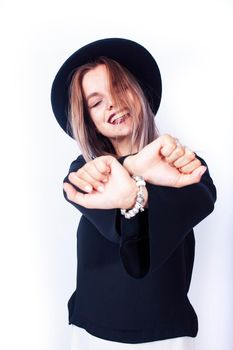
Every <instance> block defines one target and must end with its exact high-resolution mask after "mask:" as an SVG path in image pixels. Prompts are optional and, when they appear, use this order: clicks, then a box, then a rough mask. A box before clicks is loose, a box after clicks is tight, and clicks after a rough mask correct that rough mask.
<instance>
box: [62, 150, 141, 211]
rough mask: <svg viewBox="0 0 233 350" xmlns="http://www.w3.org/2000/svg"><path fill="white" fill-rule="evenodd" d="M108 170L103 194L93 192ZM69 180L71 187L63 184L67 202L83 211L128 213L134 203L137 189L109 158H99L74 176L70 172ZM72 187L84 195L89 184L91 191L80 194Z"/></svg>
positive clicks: (113, 159) (120, 166) (126, 174)
mask: <svg viewBox="0 0 233 350" xmlns="http://www.w3.org/2000/svg"><path fill="white" fill-rule="evenodd" d="M108 167H109V169H110V172H109V176H108V181H107V182H106V183H105V184H103V183H102V185H103V186H104V191H103V192H102V191H96V190H95V188H94V187H97V188H98V186H99V184H101V180H103V178H104V177H106V175H105V174H106V173H108ZM85 169H86V170H85ZM68 179H69V181H70V183H71V184H70V183H67V182H65V183H64V184H63V188H64V190H65V192H66V194H67V197H68V199H69V200H71V201H72V202H74V203H76V204H80V205H82V206H84V207H85V208H98V209H113V208H122V209H129V208H132V207H133V205H134V203H135V199H136V194H137V191H138V187H137V185H136V183H135V181H134V180H133V179H132V177H131V176H130V175H129V173H128V172H127V170H126V169H125V168H124V167H123V166H122V165H121V164H120V163H119V162H118V160H117V159H116V158H114V157H112V156H101V157H98V158H96V159H94V160H93V161H90V162H88V163H86V164H85V165H84V166H83V167H82V168H80V169H79V170H77V171H76V172H71V173H70V174H69V176H68ZM72 184H73V185H74V186H76V187H78V188H79V189H80V190H83V191H86V190H85V186H86V185H87V184H88V185H90V184H91V185H92V186H93V190H92V191H90V192H88V191H87V192H88V193H84V194H83V193H81V192H79V191H77V190H76V188H75V187H74V186H73V185H72ZM145 192H146V191H145ZM145 198H147V196H146V193H145Z"/></svg>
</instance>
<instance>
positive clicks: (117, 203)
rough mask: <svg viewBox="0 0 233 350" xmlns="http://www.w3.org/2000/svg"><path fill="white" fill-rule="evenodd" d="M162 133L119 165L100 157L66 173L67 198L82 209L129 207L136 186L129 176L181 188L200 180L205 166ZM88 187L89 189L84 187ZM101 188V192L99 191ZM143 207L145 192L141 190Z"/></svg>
mask: <svg viewBox="0 0 233 350" xmlns="http://www.w3.org/2000/svg"><path fill="white" fill-rule="evenodd" d="M176 140H177V139H175V138H174V137H172V136H170V135H168V134H165V135H162V136H160V137H159V138H157V139H156V140H154V141H153V142H151V143H150V144H148V145H147V146H145V147H144V148H143V149H142V150H141V151H140V152H138V153H137V154H134V155H129V156H123V157H121V158H120V159H122V158H123V164H122V165H123V166H122V165H121V164H120V163H119V162H118V161H117V160H116V158H114V157H112V156H101V157H98V158H96V159H94V160H92V161H89V162H87V163H86V164H84V166H82V167H81V168H80V169H78V171H74V172H71V173H70V174H69V181H70V182H71V183H72V184H73V185H75V186H77V187H78V188H79V189H81V190H83V191H84V193H80V192H78V191H77V190H76V189H75V188H74V187H73V186H72V185H71V184H67V183H65V184H64V190H65V191H66V193H67V196H68V198H69V199H70V200H71V201H73V202H75V203H77V204H80V205H82V206H84V207H86V208H99V209H112V208H122V209H129V208H132V207H133V205H134V203H135V199H136V193H137V190H138V188H137V186H136V183H135V181H134V180H133V179H132V177H131V175H132V174H136V175H142V176H143V177H144V179H145V181H146V182H147V183H151V184H153V185H160V186H169V187H183V186H187V185H190V184H193V183H197V182H199V181H200V178H201V176H202V174H203V173H204V172H205V170H206V167H205V166H204V165H202V163H201V161H200V160H199V159H198V158H197V157H196V154H195V153H194V152H192V151H191V150H189V149H188V148H187V147H184V146H182V145H180V144H177V142H176ZM88 186H89V188H90V189H88V188H87V187H88ZM101 188H102V189H101ZM143 191H144V196H145V207H148V191H147V188H146V187H144V189H143Z"/></svg>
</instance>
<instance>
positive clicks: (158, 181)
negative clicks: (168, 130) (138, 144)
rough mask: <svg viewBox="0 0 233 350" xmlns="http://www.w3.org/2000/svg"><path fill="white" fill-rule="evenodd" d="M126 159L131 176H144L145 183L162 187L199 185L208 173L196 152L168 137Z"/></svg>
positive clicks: (165, 135) (152, 143) (125, 163)
mask: <svg viewBox="0 0 233 350" xmlns="http://www.w3.org/2000/svg"><path fill="white" fill-rule="evenodd" d="M127 158H129V159H127ZM127 158H126V160H125V161H124V166H125V167H126V169H127V170H128V171H129V173H130V174H132V173H134V174H136V175H142V176H143V177H144V179H145V181H147V182H149V183H152V184H154V185H160V186H171V187H183V186H187V185H190V184H193V183H197V182H199V181H200V178H201V175H202V174H203V173H204V172H205V170H206V167H205V166H203V165H202V164H201V162H200V160H199V159H197V158H196V156H195V153H194V152H192V151H190V150H189V149H188V148H187V147H184V146H182V145H181V144H179V143H177V139H176V138H174V137H172V136H171V135H169V134H164V135H162V136H160V137H158V138H157V139H155V140H154V141H153V142H151V143H150V144H148V145H146V146H145V147H144V148H143V149H142V150H141V151H139V152H138V153H137V154H136V155H133V156H129V157H127Z"/></svg>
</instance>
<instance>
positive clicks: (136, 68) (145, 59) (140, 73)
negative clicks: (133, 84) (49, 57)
mask: <svg viewBox="0 0 233 350" xmlns="http://www.w3.org/2000/svg"><path fill="white" fill-rule="evenodd" d="M99 56H106V57H108V58H111V59H114V60H115V61H117V62H119V63H120V64H121V65H123V66H124V67H126V68H127V69H128V70H129V71H130V72H131V73H132V74H133V75H134V77H135V78H136V79H137V81H138V83H139V84H140V86H141V88H142V90H143V91H144V94H145V96H146V97H147V99H148V101H149V104H150V107H151V109H152V111H153V113H154V115H155V114H156V113H157V111H158V108H159V105H160V101H161V96H162V82H161V75H160V71H159V67H158V65H157V63H156V61H155V59H154V58H153V56H152V55H151V54H150V53H149V51H148V50H146V49H145V48H144V47H143V46H142V45H140V44H138V43H136V42H135V41H132V40H128V39H123V38H107V39H101V40H97V41H94V42H91V43H90V44H87V45H85V46H83V47H81V48H80V49H78V50H77V51H75V52H74V53H73V54H72V55H71V56H70V57H69V58H68V59H67V60H66V61H65V62H64V63H63V65H62V66H61V68H60V69H59V71H58V72H57V74H56V76H55V79H54V81H53V84H52V89H51V104H52V109H53V113H54V115H55V117H56V119H57V121H58V123H59V124H60V126H61V127H62V129H63V130H64V131H65V132H66V133H67V134H68V135H69V136H71V137H72V138H73V136H72V133H71V131H70V130H69V128H67V120H68V106H69V86H70V82H71V79H72V76H73V74H74V73H75V70H76V68H78V67H80V66H82V65H83V64H86V63H89V62H93V61H95V60H96V59H97V58H98V57H99Z"/></svg>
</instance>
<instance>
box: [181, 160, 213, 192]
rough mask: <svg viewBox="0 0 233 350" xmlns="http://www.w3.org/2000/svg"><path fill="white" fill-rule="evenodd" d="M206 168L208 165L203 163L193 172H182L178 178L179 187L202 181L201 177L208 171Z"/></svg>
mask: <svg viewBox="0 0 233 350" xmlns="http://www.w3.org/2000/svg"><path fill="white" fill-rule="evenodd" d="M206 169H207V167H206V166H204V165H201V166H199V167H198V168H197V169H195V170H193V172H192V173H191V174H180V178H179V180H178V185H179V186H178V187H183V186H187V185H191V184H193V183H198V182H200V180H201V177H202V175H203V174H204V172H205V171H206Z"/></svg>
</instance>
